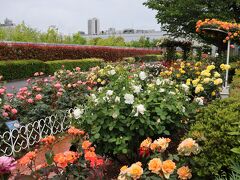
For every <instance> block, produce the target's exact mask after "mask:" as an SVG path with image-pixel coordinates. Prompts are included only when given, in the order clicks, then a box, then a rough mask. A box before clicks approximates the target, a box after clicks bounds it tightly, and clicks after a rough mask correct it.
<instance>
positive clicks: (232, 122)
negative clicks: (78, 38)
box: [0, 19, 240, 180]
mask: <svg viewBox="0 0 240 180" xmlns="http://www.w3.org/2000/svg"><path fill="white" fill-rule="evenodd" d="M220 31H221V32H220ZM196 35H197V36H200V37H201V38H203V39H207V40H209V39H211V40H214V41H216V42H218V43H221V47H222V50H223V51H221V52H219V56H218V57H217V56H216V57H212V56H210V55H209V54H207V53H206V52H204V50H203V48H202V47H201V48H200V49H201V50H202V51H199V53H198V54H194V53H193V49H194V48H193V47H192V46H191V43H190V42H187V43H186V42H183V41H176V40H169V39H168V40H164V41H159V42H157V46H158V48H152V49H147V48H121V47H118V48H116V47H115V48H114V47H98V46H71V45H58V46H55V45H41V44H31V43H21V44H18V43H7V42H2V43H0V59H1V61H0V75H1V79H0V111H1V115H0V121H1V124H0V130H1V131H0V132H1V133H0V138H1V141H0V155H1V156H0V179H119V180H128V179H134V180H136V179H153V180H154V179H170V180H171V179H172V180H174V179H181V180H187V179H196V180H198V179H199V180H201V179H223V180H225V179H231V180H237V179H240V156H239V154H240V139H239V138H240V61H239V59H236V58H235V59H234V60H233V58H231V57H230V64H229V62H227V63H226V56H225V55H226V50H227V49H228V50H229V47H230V46H229V47H228V48H227V45H228V42H230V41H231V43H235V45H234V46H235V47H234V46H233V45H232V46H231V47H232V48H236V46H237V44H238V43H239V40H240V25H239V24H237V23H230V22H223V21H219V20H216V19H206V20H202V21H201V20H199V21H198V22H197V23H196ZM229 45H230V43H229ZM176 47H181V49H182V51H177V52H176ZM221 53H222V54H221ZM16 59H17V61H16ZM33 59H34V60H33ZM26 78H28V79H27V80H26V85H25V86H23V87H21V88H20V89H14V88H13V90H11V92H9V91H8V90H7V88H6V83H7V81H8V80H13V79H26ZM223 89H227V90H228V91H229V93H228V92H227V94H224V93H223ZM11 123H12V124H11ZM64 137H69V139H70V143H71V146H70V148H69V150H67V151H63V152H60V153H55V151H54V150H53V149H54V148H53V147H54V146H55V145H56V144H58V143H59V141H60V139H62V138H64ZM42 148H44V149H45V150H46V151H45V157H44V158H45V162H44V163H42V164H37V163H36V157H37V155H38V153H39V150H40V149H42ZM59 148H60V149H61V146H60V147H59ZM21 166H24V167H26V168H27V169H28V171H26V172H25V173H23V172H21V171H19V169H18V167H21Z"/></svg>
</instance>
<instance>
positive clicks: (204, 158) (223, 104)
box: [187, 98, 240, 176]
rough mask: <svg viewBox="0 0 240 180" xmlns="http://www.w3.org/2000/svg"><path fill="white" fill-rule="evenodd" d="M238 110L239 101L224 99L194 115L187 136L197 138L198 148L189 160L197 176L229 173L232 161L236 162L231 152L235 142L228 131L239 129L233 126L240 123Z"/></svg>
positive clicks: (236, 144) (239, 106) (234, 138)
mask: <svg viewBox="0 0 240 180" xmlns="http://www.w3.org/2000/svg"><path fill="white" fill-rule="evenodd" d="M239 108H240V101H239V99H237V98H227V99H223V100H217V101H215V102H213V103H212V104H210V105H208V106H207V107H206V108H204V109H202V110H201V111H200V113H199V114H198V115H197V117H196V123H195V124H194V125H192V127H191V130H190V132H189V133H188V135H187V136H188V137H189V136H190V137H193V138H194V139H197V140H198V141H199V144H200V146H201V147H202V148H201V152H200V153H199V154H198V155H197V156H196V157H194V158H193V160H194V171H195V172H196V173H197V174H198V175H199V176H211V175H217V174H218V173H219V172H220V170H229V167H230V166H231V162H232V160H233V161H234V160H237V159H238V157H237V155H236V154H234V153H233V152H231V149H232V148H234V147H236V146H238V145H239V142H238V140H237V139H236V137H235V136H232V135H230V134H229V132H235V131H237V130H238V128H239V127H238V126H236V125H234V124H233V123H236V122H239V120H240V113H239V112H240V111H239ZM238 138H239V136H238Z"/></svg>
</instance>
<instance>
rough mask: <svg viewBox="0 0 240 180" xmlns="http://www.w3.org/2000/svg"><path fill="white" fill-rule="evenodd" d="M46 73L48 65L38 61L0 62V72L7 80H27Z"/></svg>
mask: <svg viewBox="0 0 240 180" xmlns="http://www.w3.org/2000/svg"><path fill="white" fill-rule="evenodd" d="M45 71H46V64H45V63H44V62H42V61H38V60H21V61H0V72H1V74H2V75H3V77H4V79H5V80H13V79H22V78H27V77H31V76H33V74H34V73H35V72H45Z"/></svg>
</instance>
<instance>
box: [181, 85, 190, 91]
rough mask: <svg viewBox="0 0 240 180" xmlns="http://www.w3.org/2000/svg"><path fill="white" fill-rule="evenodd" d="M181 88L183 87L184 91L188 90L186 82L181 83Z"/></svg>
mask: <svg viewBox="0 0 240 180" xmlns="http://www.w3.org/2000/svg"><path fill="white" fill-rule="evenodd" d="M182 88H183V89H184V91H185V92H188V91H189V86H188V85H186V84H182Z"/></svg>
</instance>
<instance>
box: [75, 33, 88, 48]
mask: <svg viewBox="0 0 240 180" xmlns="http://www.w3.org/2000/svg"><path fill="white" fill-rule="evenodd" d="M72 42H73V44H81V45H84V44H86V42H87V40H86V39H85V38H84V37H82V36H81V34H80V32H77V33H75V34H73V35H72Z"/></svg>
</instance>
